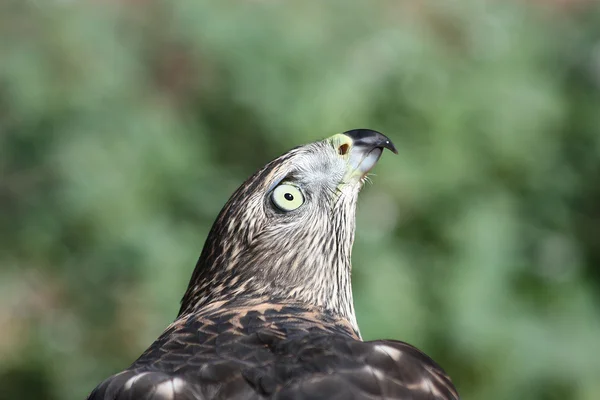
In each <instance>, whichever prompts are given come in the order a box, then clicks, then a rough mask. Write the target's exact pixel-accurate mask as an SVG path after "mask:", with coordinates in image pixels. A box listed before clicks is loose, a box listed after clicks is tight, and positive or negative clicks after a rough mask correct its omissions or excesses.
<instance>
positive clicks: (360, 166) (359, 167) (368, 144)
mask: <svg viewBox="0 0 600 400" xmlns="http://www.w3.org/2000/svg"><path fill="white" fill-rule="evenodd" d="M342 135H343V136H345V137H346V138H348V139H350V140H344V141H343V142H345V143H343V144H342V145H341V146H340V147H339V149H340V153H341V154H342V148H343V146H344V145H346V146H348V147H346V150H345V151H346V152H349V153H350V154H349V155H348V156H349V157H348V164H349V166H350V168H351V171H349V173H350V175H351V176H352V177H355V176H356V177H359V178H363V177H364V176H365V175H366V174H367V173H368V172H369V171H370V170H371V169H372V168H373V167H374V166H375V164H377V161H379V158H380V157H381V154H382V153H383V149H388V150H390V151H392V152H393V153H395V154H398V151H397V150H396V147H395V146H394V144H393V143H392V141H391V140H390V139H389V138H388V137H387V136H385V135H384V134H382V133H380V132H377V131H373V130H371V129H354V130H351V131H347V132H344V133H343V134H342Z"/></svg>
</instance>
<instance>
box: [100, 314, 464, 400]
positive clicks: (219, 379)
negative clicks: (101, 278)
mask: <svg viewBox="0 0 600 400" xmlns="http://www.w3.org/2000/svg"><path fill="white" fill-rule="evenodd" d="M231 321H232V319H231V316H227V318H226V320H225V319H221V321H219V323H217V324H215V323H212V322H214V321H207V320H205V319H202V320H201V321H200V320H198V319H192V320H190V321H187V322H186V323H184V324H179V325H174V326H172V327H171V328H169V329H168V330H167V331H166V332H165V333H164V334H163V335H162V336H161V337H160V338H159V339H158V340H157V341H156V342H155V343H154V344H153V345H152V346H151V347H150V348H149V349H148V350H147V351H146V352H145V353H144V354H143V355H142V356H141V357H140V359H139V360H138V361H137V362H136V363H134V365H132V367H131V368H130V369H129V370H127V371H124V372H122V373H120V374H117V375H114V376H113V377H111V378H109V379H107V380H106V381H104V382H102V383H101V384H100V385H99V386H98V387H97V388H96V389H95V390H94V392H92V394H91V395H90V397H89V400H133V399H140V400H167V399H173V400H200V399H264V398H270V399H357V400H358V399H361V400H362V399H412V400H425V399H429V400H453V399H458V395H457V393H456V390H455V389H454V386H453V385H452V383H451V381H450V379H449V378H448V376H447V375H446V374H445V372H444V371H443V370H442V368H441V367H440V366H438V365H437V364H436V363H435V362H434V361H433V360H431V359H430V358H429V357H428V356H426V355H425V354H424V353H422V352H421V351H419V350H418V349H416V348H414V347H412V346H410V345H408V344H406V343H403V342H398V341H372V342H362V341H360V340H357V339H356V338H353V337H351V336H349V335H345V334H341V333H339V332H330V331H324V330H323V329H321V328H317V327H312V328H309V329H307V330H302V331H297V332H291V334H290V335H287V333H288V332H282V330H281V326H276V325H277V324H274V325H272V328H267V327H263V328H261V329H258V330H256V331H254V332H253V333H250V334H248V332H247V331H246V330H245V329H241V326H240V325H239V322H240V320H239V319H237V318H234V321H237V322H234V323H233V324H232V323H231ZM242 321H243V319H242ZM246 322H247V321H246ZM267 325H268V324H267ZM244 328H246V326H244Z"/></svg>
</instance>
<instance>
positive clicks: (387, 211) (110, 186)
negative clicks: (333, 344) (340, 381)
mask: <svg viewBox="0 0 600 400" xmlns="http://www.w3.org/2000/svg"><path fill="white" fill-rule="evenodd" d="M598 26H600V12H598V10H596V9H595V7H594V6H593V5H586V4H583V2H582V3H578V4H576V5H575V6H573V7H569V8H561V9H556V8H555V7H553V6H549V5H541V4H537V5H535V6H534V5H531V4H528V3H527V2H518V3H514V2H490V1H485V2H483V1H464V2H406V3H404V2H376V3H374V2H348V1H331V2H327V3H325V2H315V1H297V2H292V1H290V2H275V1H260V2H258V1H237V2H225V1H222V2H207V1H200V0H181V1H176V2H173V1H171V2H170V1H159V0H146V1H121V2H117V1H113V2H108V1H83V2H67V1H61V2H59V1H25V0H22V1H8V0H6V1H5V2H4V3H2V4H0V38H1V39H2V40H1V41H0V174H1V175H0V209H1V210H2V212H1V213H0V222H1V225H0V227H1V228H2V229H0V360H1V361H0V387H1V388H2V390H0V399H14V398H31V399H34V398H35V399H41V398H44V399H81V398H84V397H85V395H86V394H87V393H88V392H89V391H90V390H91V389H92V388H93V387H94V386H95V385H96V384H97V383H98V382H99V381H100V380H102V379H104V378H105V377H107V376H108V375H110V374H112V373H114V372H116V371H117V370H119V369H122V368H123V367H126V366H127V365H128V364H129V363H130V362H132V361H133V360H134V359H135V358H136V357H137V356H138V355H139V354H140V353H141V351H143V350H144V349H145V347H146V346H148V345H149V344H150V343H151V342H152V341H153V339H154V338H155V337H156V336H157V335H158V334H159V333H160V332H161V331H162V329H163V328H164V327H165V326H166V325H167V324H168V323H169V322H170V321H171V320H172V319H173V318H174V316H175V314H176V312H177V309H178V301H179V299H180V297H181V295H182V294H183V291H184V289H185V286H186V284H187V280H188V278H189V276H190V274H191V271H192V269H193V267H194V264H195V260H196V257H197V256H198V254H199V252H200V250H201V246H202V243H203V240H204V238H205V236H206V234H207V232H208V229H209V228H210V226H211V224H212V221H213V219H214V218H215V216H216V214H217V213H218V211H219V209H220V207H221V206H222V205H223V204H224V202H225V201H226V200H227V198H228V196H229V195H230V194H231V193H232V191H233V190H234V189H235V188H236V187H237V186H238V185H239V184H240V183H241V182H242V181H243V180H244V179H245V178H246V177H247V176H248V175H249V174H250V173H251V172H253V171H254V170H255V169H256V168H258V167H259V166H261V165H263V164H264V163H266V162H267V161H269V160H270V159H272V158H274V157H275V156H277V155H279V154H280V153H282V152H284V151H286V150H287V149H288V148H290V147H293V146H296V145H298V144H301V143H305V142H309V141H312V140H316V139H319V138H322V137H325V136H329V135H331V134H333V133H336V132H340V131H344V130H347V129H351V128H356V127H369V128H373V129H377V130H380V131H382V132H384V133H386V134H388V135H389V136H390V137H391V138H392V139H393V140H394V142H395V143H396V145H397V147H398V148H399V152H400V155H399V156H398V157H392V155H391V154H390V153H388V154H385V155H384V157H383V159H382V161H381V162H380V164H379V165H378V166H377V168H376V170H375V174H376V175H375V176H374V177H373V179H372V180H373V182H374V184H373V185H369V186H368V187H366V188H365V190H364V191H363V193H362V195H361V200H360V203H359V215H358V230H357V237H356V243H355V247H354V257H353V260H354V262H353V263H354V274H353V283H354V289H355V290H354V292H355V301H356V303H357V311H358V318H359V324H360V325H361V327H362V331H363V335H364V336H365V338H366V339H372V338H378V337H388V338H396V339H402V340H405V341H408V342H410V343H413V344H415V345H417V346H419V347H420V348H422V349H423V350H425V351H426V352H427V353H429V354H430V355H432V356H433V358H434V359H436V360H437V361H439V363H440V364H441V365H442V366H444V368H445V369H446V370H447V371H448V372H449V373H450V375H451V376H452V377H453V379H454V381H455V382H456V384H457V386H458V388H459V391H460V392H461V394H462V396H463V397H464V398H465V399H468V398H473V399H525V398H526V399H540V400H541V399H548V400H550V399H564V398H570V399H577V400H591V399H597V398H600V383H599V382H600V381H599V380H598V377H599V376H600V350H599V349H600V348H599V347H598V338H599V337H600V307H599V304H600V296H599V295H598V293H599V290H600V273H599V271H600V269H599V267H598V266H599V264H600V112H599V110H600V50H599V49H600V31H599V30H598Z"/></svg>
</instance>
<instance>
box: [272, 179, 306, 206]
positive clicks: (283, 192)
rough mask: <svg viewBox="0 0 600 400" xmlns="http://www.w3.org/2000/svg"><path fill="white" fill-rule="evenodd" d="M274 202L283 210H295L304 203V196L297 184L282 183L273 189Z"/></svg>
mask: <svg viewBox="0 0 600 400" xmlns="http://www.w3.org/2000/svg"><path fill="white" fill-rule="evenodd" d="M271 200H273V204H275V205H276V206H277V208H279V209H280V210H282V211H293V210H295V209H297V208H298V207H300V206H301V205H302V204H303V203H304V196H303V195H302V192H301V191H300V189H298V188H297V187H296V186H293V185H288V184H285V183H284V184H282V185H279V186H277V187H276V188H275V190H273V194H272V195H271Z"/></svg>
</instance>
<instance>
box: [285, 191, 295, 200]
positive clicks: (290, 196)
mask: <svg viewBox="0 0 600 400" xmlns="http://www.w3.org/2000/svg"><path fill="white" fill-rule="evenodd" d="M283 197H285V199H286V200H287V201H292V200H294V196H292V194H291V193H286V194H284V195H283Z"/></svg>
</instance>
